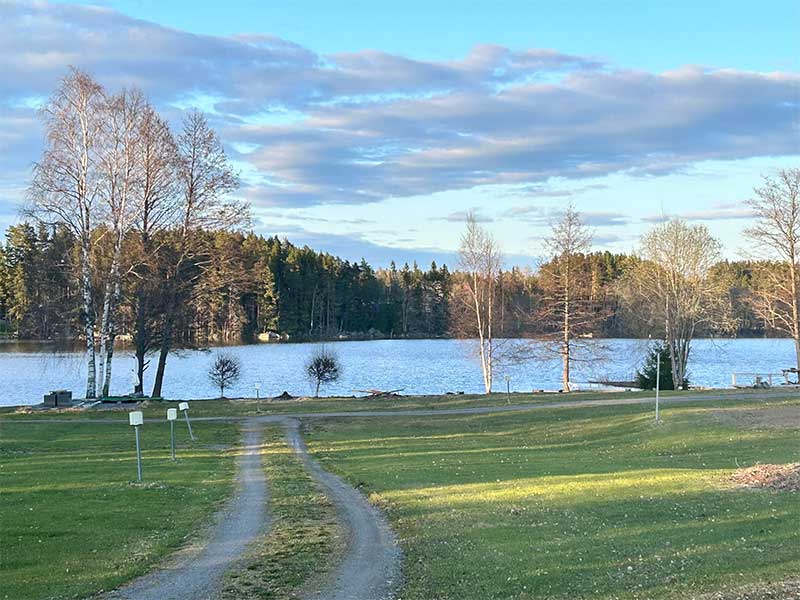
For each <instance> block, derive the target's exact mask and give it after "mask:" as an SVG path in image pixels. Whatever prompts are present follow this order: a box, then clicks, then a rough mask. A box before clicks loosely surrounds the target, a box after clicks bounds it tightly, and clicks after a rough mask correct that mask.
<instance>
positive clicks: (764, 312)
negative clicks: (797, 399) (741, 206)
mask: <svg viewBox="0 0 800 600" xmlns="http://www.w3.org/2000/svg"><path fill="white" fill-rule="evenodd" d="M748 204H749V205H750V207H751V208H752V209H753V212H754V213H755V222H754V223H753V225H752V226H751V227H750V228H748V229H747V230H745V235H746V236H747V237H748V238H749V239H750V240H752V241H753V242H754V244H753V252H754V253H755V254H758V255H759V256H760V258H766V259H768V260H770V261H773V262H770V263H766V264H763V263H762V264H761V265H759V268H758V274H757V277H756V281H757V285H756V287H755V290H754V293H753V307H754V309H755V311H756V313H757V314H758V316H759V317H761V318H762V319H763V320H764V321H765V322H766V323H767V324H768V325H769V326H770V327H772V328H773V329H776V330H778V331H781V332H783V333H786V334H787V335H789V336H790V337H791V338H792V339H793V340H794V347H795V367H796V368H797V369H798V370H800V169H783V170H781V171H779V172H778V174H777V176H775V177H768V178H766V180H765V181H764V185H763V186H762V187H760V188H756V190H755V197H753V198H752V199H751V200H750V201H749V202H748Z"/></svg>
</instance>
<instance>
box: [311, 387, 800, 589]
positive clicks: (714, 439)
mask: <svg viewBox="0 0 800 600" xmlns="http://www.w3.org/2000/svg"><path fill="white" fill-rule="evenodd" d="M723 407H724V408H723ZM736 407H739V408H742V409H746V410H744V412H742V413H741V414H742V415H745V416H746V417H747V418H746V419H745V420H742V421H741V422H737V421H736V420H735V419H734V420H730V419H727V418H720V414H719V413H720V412H721V411H723V410H728V409H731V408H736ZM798 409H800V402H799V401H798V400H796V399H795V400H791V401H785V402H777V401H773V402H750V403H747V402H737V403H735V404H733V403H731V402H728V401H726V402H718V403H702V404H700V403H698V404H686V405H674V406H671V407H667V408H666V409H665V410H664V412H663V418H664V422H663V423H662V424H661V425H658V426H657V425H655V424H654V423H653V420H652V412H651V411H650V410H648V409H647V408H645V407H640V406H617V407H602V408H592V409H586V408H575V409H569V410H563V409H562V410H556V409H554V410H542V411H531V412H527V413H515V414H509V415H470V416H459V417H433V418H432V417H426V418H424V419H408V418H406V419H400V418H398V419H392V420H382V421H380V422H376V421H374V420H367V419H364V420H352V421H347V422H345V421H341V420H336V421H334V420H331V421H327V422H325V423H324V424H322V425H320V426H319V427H318V429H317V430H316V431H315V432H314V434H313V435H311V436H309V437H308V442H309V446H310V448H311V450H312V451H313V452H314V454H315V455H316V456H317V458H319V459H320V460H321V461H322V462H323V464H324V465H325V466H326V468H329V469H332V470H334V471H336V472H338V473H339V474H341V475H343V476H344V477H346V478H347V479H349V480H350V481H351V482H352V483H354V484H360V485H363V486H364V487H365V491H369V492H371V493H372V498H373V500H374V501H376V502H379V503H380V504H382V505H383V506H384V507H385V508H386V509H387V511H388V513H389V516H390V519H391V521H392V523H393V526H394V527H395V529H396V530H397V532H398V534H399V536H400V539H401V543H402V546H403V550H404V554H405V562H404V576H405V581H406V584H405V589H404V590H403V591H402V592H401V594H400V596H401V597H402V598H403V599H404V600H423V599H431V598H436V599H437V600H447V599H459V600H464V599H476V600H477V599H481V600H486V599H492V598H496V599H533V598H537V599H542V598H549V599H567V598H569V599H581V598H593V599H607V600H611V599H627V600H632V599H637V598H638V599H643V598H652V599H667V598H669V599H678V598H680V599H684V598H693V597H697V596H701V595H702V594H705V593H709V592H713V591H718V590H721V589H725V588H728V587H730V586H734V587H743V586H748V585H752V584H754V583H757V582H770V581H773V582H774V581H780V580H784V579H787V578H790V577H796V573H798V572H800V527H798V523H800V501H798V500H799V498H798V494H797V493H791V492H780V493H779V492H770V491H752V490H740V489H734V488H732V487H731V485H730V484H729V483H728V481H727V477H728V475H729V474H730V473H731V472H732V471H733V470H734V469H735V468H736V467H737V465H740V466H747V465H752V464H755V463H757V462H763V463H787V462H793V461H797V460H798V455H799V454H800V444H798V433H799V432H800V418H798V416H797V415H800V412H798ZM770 410H778V411H780V413H779V414H794V415H795V416H794V422H791V421H789V422H786V421H785V420H783V422H780V423H774V422H771V421H770V420H769V419H758V418H755V419H752V415H756V417H758V415H759V413H760V412H761V411H770ZM748 419H750V420H748ZM765 424H769V425H768V426H767V425H765ZM752 597H754V598H755V597H761V596H752ZM771 597H776V596H771Z"/></svg>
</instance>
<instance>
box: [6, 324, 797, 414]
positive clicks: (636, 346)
mask: <svg viewBox="0 0 800 600" xmlns="http://www.w3.org/2000/svg"><path fill="white" fill-rule="evenodd" d="M589 342H590V343H592V344H595V345H596V346H598V347H599V346H600V345H603V346H604V348H603V351H602V352H599V354H600V355H601V356H600V357H599V358H596V359H594V360H590V361H585V362H579V363H577V364H576V365H575V366H574V367H573V377H572V379H573V381H576V382H587V381H590V380H617V381H619V380H624V381H628V380H630V379H632V376H633V374H634V372H635V371H636V369H637V367H639V366H640V365H641V362H642V360H643V357H644V355H645V354H646V351H647V345H648V342H647V341H646V340H602V341H599V340H597V341H593V340H592V341H589ZM315 347H316V344H258V345H245V346H228V347H226V348H225V349H224V350H225V351H226V352H230V353H232V354H235V355H237V356H238V357H239V358H240V359H241V361H242V365H243V373H242V378H241V381H240V382H239V383H238V384H237V385H235V386H233V387H232V388H231V389H230V390H226V396H228V397H239V396H255V384H256V383H257V382H258V383H260V385H261V391H260V394H261V396H262V397H264V396H277V395H278V394H280V393H281V392H283V391H284V390H286V391H288V392H289V393H290V394H292V395H295V396H298V395H306V394H309V393H310V392H311V389H312V388H311V386H310V384H309V382H308V381H307V380H306V378H305V376H304V373H303V363H304V361H305V360H306V358H307V357H308V355H309V354H310V353H311V352H312V351H313V350H314V348H315ZM328 347H329V348H331V349H333V350H335V352H336V353H337V354H338V355H339V358H340V359H341V363H342V367H343V374H342V378H341V380H340V381H338V382H337V383H335V384H331V385H329V386H327V387H326V388H324V389H323V394H325V395H351V394H353V393H354V390H360V389H372V388H377V389H383V390H389V389H398V388H403V389H404V392H403V393H404V394H441V393H444V392H448V391H453V392H455V391H464V392H467V393H473V392H476V393H477V392H482V391H483V384H482V380H481V373H480V367H479V366H478V363H477V362H476V361H475V359H473V358H472V356H471V353H470V351H471V348H472V346H471V344H470V343H469V342H465V341H459V340H376V341H359V342H336V343H333V344H328ZM217 351H218V349H211V350H208V351H199V350H195V351H185V352H179V353H176V354H174V355H172V356H170V358H169V361H168V362H167V373H166V377H165V385H164V395H165V396H166V397H168V398H175V399H190V398H204V397H214V396H216V395H217V394H218V393H217V390H216V389H215V388H214V387H213V386H212V385H211V384H210V383H209V381H208V379H207V377H206V372H207V370H208V366H209V364H210V363H211V361H212V360H213V357H214V354H215V352H217ZM153 364H155V359H154V360H153ZM793 364H794V347H793V345H792V342H791V340H785V339H739V340H697V341H696V342H695V343H694V347H693V354H692V359H691V363H690V367H689V371H690V375H689V377H690V380H691V383H692V384H693V385H699V386H709V387H729V386H730V384H731V373H732V372H734V371H737V372H741V371H755V372H769V371H772V372H775V371H780V369H782V368H787V367H791V366H792V365H793ZM154 370H155V367H153V369H152V371H154ZM85 372H86V368H85V365H84V361H83V354H82V353H81V352H77V351H69V352H57V351H54V350H52V349H48V347H47V346H43V345H30V344H23V343H20V344H17V343H3V344H0V381H2V386H0V405H15V404H37V403H39V402H41V401H42V395H43V394H45V393H47V392H48V391H50V390H53V389H70V390H73V393H74V395H75V396H76V397H79V396H81V395H82V394H83V391H84V386H85V383H84V382H85V377H86V375H85ZM133 373H134V361H133V357H132V355H131V353H130V352H128V351H125V350H124V349H123V350H122V351H120V353H119V354H118V355H117V357H116V358H115V360H114V376H113V377H112V386H111V387H112V393H114V394H126V393H129V392H130V391H131V390H132V389H133ZM506 373H507V374H508V375H509V376H510V377H511V381H510V385H511V389H512V390H516V391H531V390H534V389H550V390H555V389H559V388H560V387H561V365H560V361H559V359H558V358H557V357H555V356H544V357H542V358H540V359H538V360H532V361H530V362H526V363H523V364H517V365H514V366H511V367H508V368H507V369H505V370H504V371H502V372H501V373H499V374H498V375H497V376H496V379H495V382H496V383H495V389H496V390H497V391H502V390H505V380H504V378H503V375H504V374H506ZM152 375H153V373H152V372H150V371H148V372H147V373H146V377H145V390H146V391H147V392H148V393H149V391H150V389H151V387H152Z"/></svg>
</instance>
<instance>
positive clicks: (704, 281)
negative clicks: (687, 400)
mask: <svg viewBox="0 0 800 600" xmlns="http://www.w3.org/2000/svg"><path fill="white" fill-rule="evenodd" d="M640 255H641V259H642V260H641V262H639V263H637V264H636V265H635V267H634V268H633V269H632V270H631V271H630V273H629V274H628V276H626V278H625V279H624V281H623V286H622V291H623V294H624V299H625V301H626V304H627V306H628V308H629V309H630V310H631V314H632V315H635V316H637V317H638V318H639V319H640V320H641V321H643V322H644V323H645V324H646V325H648V326H650V327H654V328H662V327H663V331H664V340H665V342H666V344H667V347H668V349H669V354H670V359H671V361H672V381H673V384H674V386H675V389H679V388H681V387H683V386H684V382H685V381H686V379H687V370H686V367H687V364H688V362H689V355H690V352H691V345H692V341H693V339H694V337H695V335H696V334H697V332H698V331H700V330H702V331H704V332H706V333H714V332H725V331H731V330H732V329H733V328H734V321H733V317H732V310H731V305H730V296H729V286H728V285H726V284H725V282H723V281H721V280H719V279H714V278H711V277H709V271H710V269H711V267H712V266H713V265H714V263H716V262H717V261H718V260H719V258H720V244H719V242H718V241H717V240H716V239H715V238H714V237H713V236H711V234H710V233H709V232H708V229H707V228H706V227H705V226H704V225H689V224H688V223H686V222H685V221H683V220H680V219H672V220H670V221H667V222H665V223H663V224H661V225H658V226H656V227H654V228H653V229H652V230H651V231H649V232H648V233H647V234H645V235H644V236H643V237H642V241H641V248H640Z"/></svg>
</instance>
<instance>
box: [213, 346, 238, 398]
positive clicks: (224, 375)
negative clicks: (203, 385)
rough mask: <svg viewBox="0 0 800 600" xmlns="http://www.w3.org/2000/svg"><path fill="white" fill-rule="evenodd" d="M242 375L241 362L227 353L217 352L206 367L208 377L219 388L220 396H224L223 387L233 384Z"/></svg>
mask: <svg viewBox="0 0 800 600" xmlns="http://www.w3.org/2000/svg"><path fill="white" fill-rule="evenodd" d="M241 375H242V363H241V362H240V361H239V359H238V358H236V357H235V356H233V355H232V354H228V353H221V354H217V356H216V357H214V362H212V363H211V367H209V369H208V379H209V380H210V381H211V383H213V384H214V385H216V386H217V387H218V388H219V396H220V398H224V397H225V388H226V387H228V386H230V385H233V384H234V383H236V382H237V381H239V378H240V377H241Z"/></svg>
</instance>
